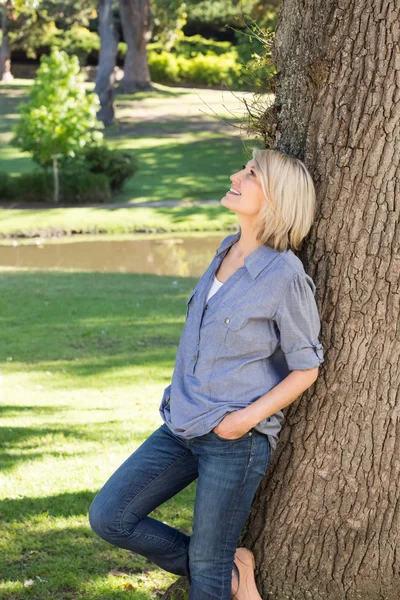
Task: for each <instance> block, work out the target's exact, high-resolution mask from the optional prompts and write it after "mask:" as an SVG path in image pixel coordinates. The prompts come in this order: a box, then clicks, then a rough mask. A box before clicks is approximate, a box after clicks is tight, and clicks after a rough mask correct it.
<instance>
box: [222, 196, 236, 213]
mask: <svg viewBox="0 0 400 600" xmlns="http://www.w3.org/2000/svg"><path fill="white" fill-rule="evenodd" d="M232 198H233V196H232V195H231V194H225V196H223V197H222V198H221V200H220V202H221V204H222V205H223V206H225V207H226V208H229V209H230V210H232V211H233V212H236V210H235V208H236V207H235V202H232Z"/></svg>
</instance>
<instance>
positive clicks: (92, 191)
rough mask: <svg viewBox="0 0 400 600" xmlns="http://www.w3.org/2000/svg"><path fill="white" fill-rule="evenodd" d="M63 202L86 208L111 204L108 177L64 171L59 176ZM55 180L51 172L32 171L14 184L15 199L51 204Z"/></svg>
mask: <svg viewBox="0 0 400 600" xmlns="http://www.w3.org/2000/svg"><path fill="white" fill-rule="evenodd" d="M60 183H61V197H60V200H61V202H64V203H65V204H78V203H82V204H86V203H97V202H109V201H110V199H111V190H110V183H109V181H108V178H107V177H106V175H102V174H98V173H90V172H88V171H87V170H82V169H80V168H78V169H76V170H72V169H65V171H63V172H62V173H61V175H60ZM53 185H54V180H53V176H52V174H51V173H50V172H46V171H32V172H31V173H24V174H22V175H20V176H19V177H17V178H16V179H15V180H14V181H13V185H12V197H13V198H14V199H15V200H16V201H18V202H48V203H50V202H52V198H53Z"/></svg>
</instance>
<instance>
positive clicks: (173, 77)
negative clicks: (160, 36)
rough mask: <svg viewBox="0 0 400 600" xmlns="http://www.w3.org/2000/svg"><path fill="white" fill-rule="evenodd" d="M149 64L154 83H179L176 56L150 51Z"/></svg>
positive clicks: (163, 51)
mask: <svg viewBox="0 0 400 600" xmlns="http://www.w3.org/2000/svg"><path fill="white" fill-rule="evenodd" d="M148 63H149V69H150V73H151V78H152V80H153V81H163V82H165V83H166V82H169V83H176V82H178V81H179V65H178V62H177V59H176V56H175V55H174V54H170V53H169V52H165V50H162V51H161V52H160V53H158V52H155V51H154V50H153V51H150V52H149V53H148Z"/></svg>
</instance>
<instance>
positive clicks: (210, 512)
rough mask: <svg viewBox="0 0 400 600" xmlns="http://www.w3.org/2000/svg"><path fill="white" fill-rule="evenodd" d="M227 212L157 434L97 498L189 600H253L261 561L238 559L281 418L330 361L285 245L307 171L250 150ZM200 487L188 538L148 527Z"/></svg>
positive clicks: (108, 533)
mask: <svg viewBox="0 0 400 600" xmlns="http://www.w3.org/2000/svg"><path fill="white" fill-rule="evenodd" d="M231 182H232V187H231V189H230V190H229V191H228V192H227V194H226V195H225V196H224V197H223V198H222V200H221V203H222V204H223V206H225V207H226V208H228V209H230V210H232V211H234V212H235V213H236V214H237V216H238V219H239V223H240V231H239V232H238V233H236V234H234V235H229V236H228V237H226V238H225V239H224V241H223V242H222V244H221V245H220V247H219V248H218V250H217V252H216V255H215V256H214V259H213V260H212V262H211V264H210V266H209V268H208V269H207V271H206V272H205V273H204V275H203V276H202V277H201V278H200V280H199V281H198V283H197V285H196V287H195V289H194V290H193V292H192V293H191V294H190V296H189V298H188V300H187V312H186V322H185V326H184V328H183V331H182V336H181V339H180V343H179V348H178V352H177V357H176V363H175V368H174V372H173V375H172V381H171V384H170V385H169V386H168V387H167V388H166V389H165V390H164V394H163V398H162V401H161V404H160V414H161V417H162V419H163V421H164V423H163V425H162V426H161V427H159V429H157V430H156V431H154V432H153V433H152V434H151V435H150V437H149V438H148V439H147V440H146V441H145V442H144V443H143V444H142V445H141V446H140V447H139V448H138V449H137V450H136V451H135V452H134V453H133V454H132V456H131V457H130V458H128V459H127V460H126V461H125V462H124V464H123V465H122V466H121V467H120V468H119V469H118V470H117V471H116V472H115V473H114V475H112V477H111V478H110V479H109V481H108V482H107V483H106V484H105V485H104V487H103V488H102V489H101V491H100V492H99V493H98V495H97V496H96V498H95V500H94V501H93V504H92V506H91V508H90V515H89V518H90V523H91V526H92V528H93V530H94V531H95V532H96V533H97V534H98V535H99V536H100V537H102V538H103V539H105V540H106V541H108V542H110V543H111V544H114V545H116V546H119V547H121V548H127V549H128V550H132V551H135V552H137V553H139V554H141V555H143V556H145V557H147V558H148V559H149V560H151V561H153V562H154V563H156V564H157V565H159V566H160V567H162V568H163V569H165V570H167V571H169V572H171V573H176V574H178V575H186V576H187V577H188V578H189V580H190V595H189V599H190V600H228V599H230V598H231V597H233V598H235V599H236V600H253V599H254V600H256V599H257V600H259V599H260V598H261V597H260V595H259V593H258V591H257V588H256V585H255V580H254V557H253V554H252V553H251V552H250V551H249V550H246V549H245V548H238V549H237V548H236V546H237V543H238V540H239V537H240V533H241V530H242V528H243V525H244V524H245V522H246V519H247V517H248V515H249V512H250V507H251V503H252V500H253V497H254V494H255V492H256V489H257V487H258V485H259V483H260V481H261V479H262V477H263V476H264V474H265V471H266V469H267V467H268V464H269V461H270V457H271V452H272V451H273V450H274V449H275V447H276V444H277V440H278V434H279V431H280V429H281V422H282V420H283V413H282V412H281V409H282V408H284V407H285V406H287V405H289V404H290V403H291V402H293V401H294V400H295V399H296V398H297V397H298V396H300V394H301V393H302V392H304V391H305V390H306V389H307V388H308V387H310V386H311V385H312V384H313V383H314V381H315V380H316V378H317V376H318V367H319V365H320V364H321V363H322V362H323V360H324V359H323V348H322V345H321V344H320V343H319V340H318V335H319V331H320V321H319V315H318V311H317V306H316V303H315V298H314V294H315V285H314V283H313V281H312V279H311V278H310V277H309V276H308V275H307V274H306V273H305V271H304V268H303V265H302V263H301V261H300V260H299V259H298V258H297V257H296V256H295V254H294V253H293V251H292V250H291V248H294V249H298V247H299V245H300V243H301V241H302V240H303V238H304V237H305V236H306V235H307V233H308V231H309V229H310V227H311V225H312V221H313V218H314V211H315V191H314V186H313V183H312V180H311V177H310V175H309V173H308V171H307V169H306V168H305V166H304V165H303V163H302V162H301V161H299V160H297V159H295V158H291V157H289V156H287V155H284V154H282V153H280V152H277V151H274V150H254V151H253V157H252V160H250V161H249V162H248V163H247V164H246V165H245V166H243V169H242V170H240V171H238V172H237V173H235V174H234V175H232V176H231ZM195 479H198V482H197V487H196V497H195V504H194V514H193V531H192V535H191V536H188V535H185V534H184V533H182V532H180V531H178V530H177V529H174V528H173V527H170V526H169V525H166V524H165V523H161V522H159V521H157V520H155V519H152V518H150V517H148V514H149V513H150V512H151V511H153V510H154V509H155V508H156V507H157V506H159V505H160V504H162V503H163V502H165V501H166V500H167V499H169V498H171V497H172V496H174V495H175V494H177V493H178V492H179V491H180V490H182V489H183V488H185V487H186V486H187V485H189V484H190V483H191V482H192V481H194V480H195Z"/></svg>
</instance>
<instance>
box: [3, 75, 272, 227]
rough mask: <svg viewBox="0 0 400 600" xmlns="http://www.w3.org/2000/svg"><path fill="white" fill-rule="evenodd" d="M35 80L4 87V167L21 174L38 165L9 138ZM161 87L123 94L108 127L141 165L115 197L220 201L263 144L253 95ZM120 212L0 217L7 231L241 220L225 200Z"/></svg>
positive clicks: (112, 139)
mask: <svg viewBox="0 0 400 600" xmlns="http://www.w3.org/2000/svg"><path fill="white" fill-rule="evenodd" d="M31 83H32V82H31V81H30V80H15V81H14V82H13V83H12V84H10V85H2V86H1V87H0V171H3V172H7V173H10V174H11V175H12V176H15V177H17V176H18V175H19V174H20V173H24V172H27V171H30V170H32V169H33V168H34V163H33V162H32V161H31V159H30V157H29V156H28V155H26V154H24V153H21V152H20V151H19V150H18V149H17V148H14V147H13V146H11V145H10V144H9V141H10V139H11V137H12V133H11V131H12V126H13V125H14V124H15V123H16V122H17V120H18V113H17V110H16V109H17V106H18V103H19V102H21V101H23V99H24V98H25V97H26V93H27V89H28V87H29V85H30V84H31ZM88 87H89V88H90V87H93V86H91V84H88ZM156 88H157V91H156V92H150V93H146V94H144V93H141V94H135V95H121V94H118V95H117V99H116V124H115V125H113V126H112V127H110V128H108V129H107V130H106V132H105V136H106V140H107V142H108V143H109V145H110V146H112V147H116V148H120V149H126V150H129V151H131V152H132V153H134V154H135V156H137V157H138V159H139V161H140V170H139V171H138V172H137V174H136V175H135V176H134V177H132V178H131V179H129V180H128V181H127V182H126V185H125V188H124V190H123V192H121V193H120V194H119V195H117V196H115V197H114V198H113V201H114V202H115V203H126V206H128V207H129V206H134V205H135V204H137V203H138V202H141V203H143V202H146V203H148V204H149V206H151V203H152V202H153V201H165V200H175V201H195V200H220V199H221V197H222V196H223V195H225V193H226V191H227V190H228V189H229V187H230V180H229V175H230V174H231V173H232V172H234V171H236V170H237V169H238V168H240V167H241V165H242V163H243V162H244V161H245V160H248V158H249V153H250V150H251V148H252V147H253V146H255V145H257V146H260V144H261V143H260V142H259V141H255V140H254V139H250V138H248V137H247V136H246V133H245V131H244V130H243V126H242V123H243V118H244V115H245V108H244V104H243V99H245V98H248V97H249V96H250V94H249V93H248V92H230V91H225V92H223V91H216V90H205V89H199V90H193V89H187V88H169V87H166V86H161V85H157V86H156ZM0 201H1V199H0ZM112 211H113V212H111V210H110V209H107V208H101V207H99V208H97V209H96V210H91V209H87V208H74V209H69V208H68V209H67V210H66V209H60V208H58V209H57V208H53V207H51V209H50V210H47V209H46V212H44V211H43V210H38V209H37V208H36V207H35V208H34V209H32V210H30V209H28V210H24V211H21V210H20V211H18V212H16V211H10V213H11V214H9V215H8V214H3V216H2V219H1V220H0V235H3V236H4V235H9V234H10V233H17V232H19V233H25V232H27V233H28V235H29V231H44V228H47V232H49V231H50V232H52V231H54V232H63V231H65V232H68V231H71V230H74V231H85V232H92V231H93V232H94V231H96V230H97V231H98V230H101V231H105V232H108V231H110V233H116V232H124V231H137V230H143V226H142V227H141V224H142V223H143V222H144V223H145V225H146V227H148V228H150V229H153V230H154V229H158V230H164V231H179V230H180V229H179V227H186V228H187V230H190V229H191V228H194V229H199V230H206V229H210V230H213V229H216V228H217V229H221V228H224V227H225V226H226V224H227V220H228V221H229V219H230V221H229V223H228V224H230V223H232V222H234V218H232V215H231V214H230V213H229V211H227V210H226V209H224V208H223V207H220V206H217V207H213V211H212V214H211V216H210V214H209V207H205V209H203V207H183V209H181V207H177V211H176V213H175V214H173V213H172V212H171V211H170V210H167V211H162V210H159V209H158V208H155V207H154V209H153V210H152V211H150V212H147V213H146V212H142V213H137V214H132V213H131V212H127V211H126V209H125V208H119V207H118V208H116V207H114V208H113V209H112ZM215 220H216V221H217V223H215V222H214V221H215ZM218 221H221V224H220V225H219V226H218ZM182 222H185V223H186V225H182ZM43 223H45V225H43ZM80 223H83V224H84V227H83V228H82V227H81V228H80V227H79V224H80ZM157 224H158V225H157Z"/></svg>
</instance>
